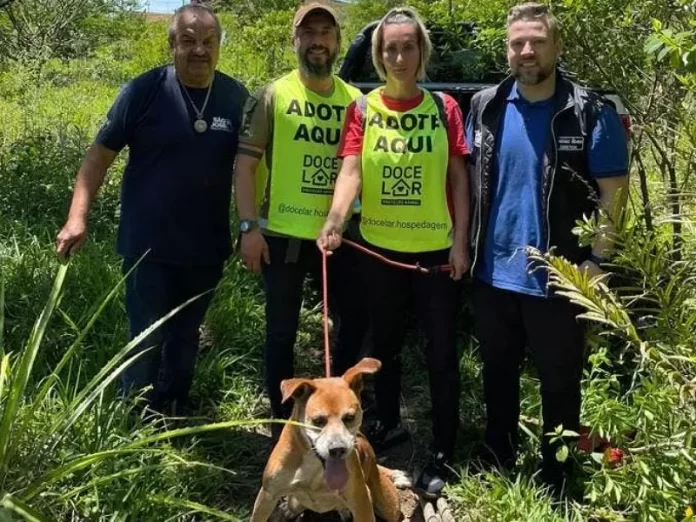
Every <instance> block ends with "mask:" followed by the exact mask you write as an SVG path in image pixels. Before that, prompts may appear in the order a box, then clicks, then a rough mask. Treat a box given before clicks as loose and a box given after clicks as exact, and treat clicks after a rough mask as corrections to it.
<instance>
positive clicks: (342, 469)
mask: <svg viewBox="0 0 696 522" xmlns="http://www.w3.org/2000/svg"><path fill="white" fill-rule="evenodd" d="M324 479H325V480H326V484H327V485H328V486H329V489H331V490H333V491H338V490H341V489H343V488H344V487H346V484H348V468H346V461H345V460H344V459H331V458H330V459H327V461H326V465H325V466H324Z"/></svg>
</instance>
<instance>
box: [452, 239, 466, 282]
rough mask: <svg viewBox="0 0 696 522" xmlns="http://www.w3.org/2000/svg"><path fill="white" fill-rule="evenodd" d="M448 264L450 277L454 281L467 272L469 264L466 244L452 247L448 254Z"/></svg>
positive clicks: (456, 244)
mask: <svg viewBox="0 0 696 522" xmlns="http://www.w3.org/2000/svg"><path fill="white" fill-rule="evenodd" d="M449 264H450V265H451V266H452V272H451V273H450V277H451V278H452V279H454V280H455V281H459V280H460V279H461V278H462V277H463V276H464V274H466V272H467V270H469V266H470V264H471V261H470V259H469V249H468V247H467V245H466V243H461V244H458V243H455V244H454V245H452V248H450V252H449Z"/></svg>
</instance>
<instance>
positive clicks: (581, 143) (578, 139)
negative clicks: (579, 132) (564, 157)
mask: <svg viewBox="0 0 696 522" xmlns="http://www.w3.org/2000/svg"><path fill="white" fill-rule="evenodd" d="M583 150H585V138H584V137H583V136H559V137H558V151H559V152H581V151H583Z"/></svg>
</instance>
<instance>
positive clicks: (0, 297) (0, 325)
mask: <svg viewBox="0 0 696 522" xmlns="http://www.w3.org/2000/svg"><path fill="white" fill-rule="evenodd" d="M2 355H5V277H4V276H3V275H2V273H0V356H2ZM1 396H2V395H0V397H1Z"/></svg>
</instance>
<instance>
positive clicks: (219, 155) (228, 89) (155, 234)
mask: <svg viewBox="0 0 696 522" xmlns="http://www.w3.org/2000/svg"><path fill="white" fill-rule="evenodd" d="M183 89H184V87H183V85H182V84H181V83H180V82H179V81H178V79H177V77H176V73H175V71H174V67H173V66H171V65H169V66H164V67H158V68H156V69H153V70H151V71H148V72H146V73H145V74H143V75H141V76H139V77H137V78H135V79H134V80H132V81H130V82H128V83H127V84H126V85H125V87H124V88H123V89H122V90H121V92H120V94H119V96H118V98H117V99H116V101H115V103H114V105H113V106H112V107H111V110H110V111H109V113H108V116H107V121H106V122H105V123H104V125H103V126H102V128H101V129H100V130H99V133H98V135H97V138H96V142H97V143H99V144H101V145H103V146H104V147H106V148H108V149H111V150H113V151H117V152H118V151H120V150H121V149H122V148H124V147H125V146H126V145H127V146H128V148H129V156H128V162H127V164H126V168H125V170H124V172H123V184H122V187H121V220H120V223H119V230H118V241H117V251H118V253H119V254H121V255H122V256H124V257H139V256H141V255H142V254H144V253H145V252H146V251H148V250H149V251H150V252H149V254H148V259H152V260H157V261H162V262H168V263H174V264H178V265H186V266H191V265H214V264H220V263H222V262H224V261H225V259H227V257H229V255H230V253H231V237H230V216H229V207H230V198H231V193H232V169H233V165H234V158H235V155H236V153H237V138H238V131H239V128H240V124H241V117H242V108H243V106H244V102H245V101H246V98H247V97H248V96H249V93H248V91H247V89H246V88H245V87H244V86H243V85H242V84H241V83H239V82H237V81H236V80H233V79H232V78H230V77H229V76H227V75H225V74H222V73H220V72H217V71H216V73H215V79H214V81H213V86H212V89H211V92H210V98H209V100H208V104H207V106H206V108H205V111H204V114H203V119H204V120H205V121H206V122H207V124H208V130H207V131H206V132H203V133H198V132H196V131H195V130H194V128H193V122H194V121H195V119H196V113H195V111H194V109H193V107H192V106H191V103H190V101H189V99H188V98H187V97H186V93H185V92H184V90H183ZM187 89H188V92H189V95H190V96H191V98H192V99H193V102H194V103H195V104H196V106H197V107H198V108H199V109H200V108H201V107H203V103H204V101H205V97H206V94H207V91H208V89H207V88H205V89H193V88H190V87H189V88H187Z"/></svg>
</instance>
